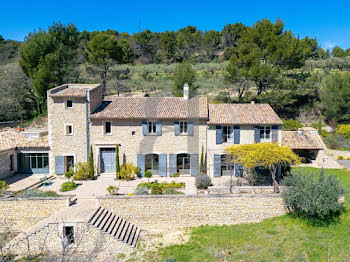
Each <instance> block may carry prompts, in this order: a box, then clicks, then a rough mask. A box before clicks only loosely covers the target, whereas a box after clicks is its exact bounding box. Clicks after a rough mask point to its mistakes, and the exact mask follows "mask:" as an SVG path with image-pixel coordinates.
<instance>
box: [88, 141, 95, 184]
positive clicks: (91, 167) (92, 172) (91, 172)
mask: <svg viewBox="0 0 350 262" xmlns="http://www.w3.org/2000/svg"><path fill="white" fill-rule="evenodd" d="M89 178H90V179H94V178H95V168H94V153H93V151H92V145H91V146H90V154H89Z"/></svg>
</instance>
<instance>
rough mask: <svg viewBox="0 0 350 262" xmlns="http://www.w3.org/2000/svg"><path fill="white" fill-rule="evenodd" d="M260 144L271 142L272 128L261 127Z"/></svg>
mask: <svg viewBox="0 0 350 262" xmlns="http://www.w3.org/2000/svg"><path fill="white" fill-rule="evenodd" d="M260 142H271V127H270V126H261V127H260Z"/></svg>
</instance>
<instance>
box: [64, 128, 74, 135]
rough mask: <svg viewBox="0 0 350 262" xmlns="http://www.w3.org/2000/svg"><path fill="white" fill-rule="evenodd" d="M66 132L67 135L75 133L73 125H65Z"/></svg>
mask: <svg viewBox="0 0 350 262" xmlns="http://www.w3.org/2000/svg"><path fill="white" fill-rule="evenodd" d="M65 133H66V135H67V136H72V135H73V125H65Z"/></svg>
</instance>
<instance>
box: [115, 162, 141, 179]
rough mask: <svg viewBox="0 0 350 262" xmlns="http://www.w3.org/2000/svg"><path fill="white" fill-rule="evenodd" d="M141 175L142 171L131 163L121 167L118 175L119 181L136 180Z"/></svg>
mask: <svg viewBox="0 0 350 262" xmlns="http://www.w3.org/2000/svg"><path fill="white" fill-rule="evenodd" d="M139 173H140V169H138V168H137V167H136V166H134V165H132V164H130V163H125V164H123V165H122V166H121V168H120V172H119V174H117V179H122V180H134V179H136V177H137V175H138V174H139Z"/></svg>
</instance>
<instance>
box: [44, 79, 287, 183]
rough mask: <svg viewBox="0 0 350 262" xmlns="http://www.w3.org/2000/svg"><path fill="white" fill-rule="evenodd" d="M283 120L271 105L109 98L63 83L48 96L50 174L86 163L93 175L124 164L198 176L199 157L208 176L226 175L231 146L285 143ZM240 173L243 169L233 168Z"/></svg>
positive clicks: (161, 173)
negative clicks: (91, 157) (90, 158)
mask: <svg viewBox="0 0 350 262" xmlns="http://www.w3.org/2000/svg"><path fill="white" fill-rule="evenodd" d="M281 127H282V121H281V120H280V118H279V117H278V116H277V114H276V113H275V112H274V110H273V109H272V108H271V107H270V106H269V105H267V104H254V103H251V104H208V102H207V99H206V98H204V97H192V98H191V97H189V92H188V86H187V85H185V86H184V96H183V97H107V98H105V99H103V97H102V88H101V85H90V84H88V85H86V84H65V85H62V86H59V87H56V88H53V89H51V90H49V91H48V129H49V146H50V149H51V150H50V157H49V159H50V174H58V175H63V174H64V173H65V172H67V171H68V170H69V169H70V168H72V167H74V165H75V164H76V163H78V162H85V161H87V160H88V156H89V153H90V152H89V151H90V146H91V147H92V150H93V154H94V161H95V163H94V164H95V169H96V173H97V174H99V175H106V176H108V175H113V176H114V175H115V166H116V165H115V163H116V153H115V152H116V146H119V157H120V159H119V161H120V163H126V162H128V163H133V164H134V165H136V166H137V167H139V168H140V170H141V174H144V172H145V171H146V170H151V172H152V174H153V175H159V176H164V177H165V176H167V177H171V176H173V175H174V173H177V172H178V173H179V174H180V175H188V176H195V175H197V174H198V173H199V168H200V157H201V154H202V152H203V155H204V157H205V159H206V161H205V162H206V168H207V170H208V173H209V174H210V175H211V176H221V175H228V174H229V172H227V171H228V169H227V166H226V169H225V155H224V149H225V148H226V147H227V146H229V145H230V144H249V143H257V142H276V143H279V144H281V141H282V131H281V130H282V128H281ZM233 169H235V171H234V172H235V174H236V175H237V176H239V175H240V174H241V171H242V168H241V167H236V168H235V167H233Z"/></svg>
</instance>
